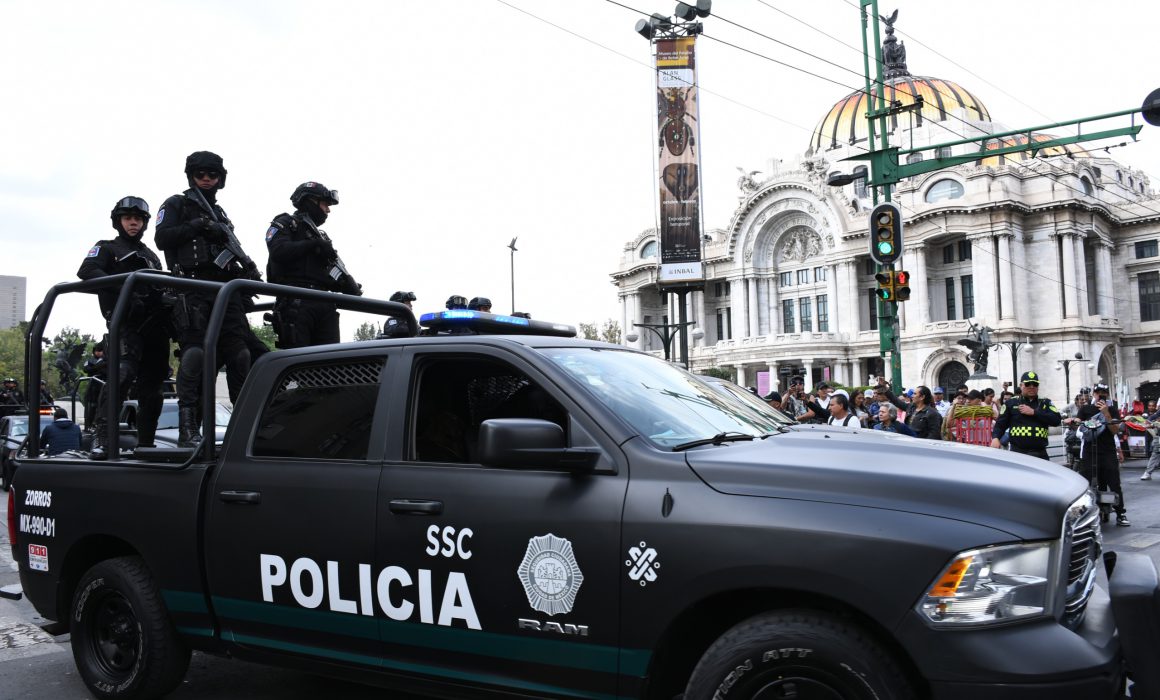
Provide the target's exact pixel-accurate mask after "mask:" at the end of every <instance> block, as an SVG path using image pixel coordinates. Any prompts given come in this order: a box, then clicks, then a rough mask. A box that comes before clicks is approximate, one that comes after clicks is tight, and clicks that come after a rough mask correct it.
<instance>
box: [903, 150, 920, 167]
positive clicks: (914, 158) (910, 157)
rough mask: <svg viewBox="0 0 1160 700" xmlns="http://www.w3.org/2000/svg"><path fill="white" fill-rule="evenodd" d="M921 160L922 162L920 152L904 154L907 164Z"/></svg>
mask: <svg viewBox="0 0 1160 700" xmlns="http://www.w3.org/2000/svg"><path fill="white" fill-rule="evenodd" d="M921 162H922V154H921V153H911V154H910V155H908V156H906V164H907V165H912V164H914V163H921Z"/></svg>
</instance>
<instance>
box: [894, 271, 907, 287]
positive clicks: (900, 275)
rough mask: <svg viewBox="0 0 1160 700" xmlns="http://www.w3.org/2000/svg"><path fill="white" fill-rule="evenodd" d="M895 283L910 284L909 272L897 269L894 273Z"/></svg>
mask: <svg viewBox="0 0 1160 700" xmlns="http://www.w3.org/2000/svg"><path fill="white" fill-rule="evenodd" d="M894 282H895V284H910V273H909V272H907V271H906V270H899V271H898V272H895V273H894Z"/></svg>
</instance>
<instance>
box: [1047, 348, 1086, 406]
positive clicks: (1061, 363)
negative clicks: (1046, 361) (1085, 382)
mask: <svg viewBox="0 0 1160 700" xmlns="http://www.w3.org/2000/svg"><path fill="white" fill-rule="evenodd" d="M1077 362H1087V360H1086V359H1085V358H1084V356H1083V353H1081V352H1077V353H1076V354H1075V359H1065V360H1056V361H1055V368H1056V369H1062V370H1063V386H1064V391H1065V392H1066V393H1067V396H1065V397H1064V398H1066V399H1067V400H1068V401H1069V402H1070V401H1071V366H1072V365H1073V364H1075V363H1077Z"/></svg>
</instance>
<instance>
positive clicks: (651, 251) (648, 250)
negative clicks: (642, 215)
mask: <svg viewBox="0 0 1160 700" xmlns="http://www.w3.org/2000/svg"><path fill="white" fill-rule="evenodd" d="M656 256H657V242H656V241H649V242H648V243H645V244H644V247H643V248H641V249H640V257H641V258H642V259H646V260H647V259H648V258H655V257H656Z"/></svg>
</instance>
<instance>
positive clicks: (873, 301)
mask: <svg viewBox="0 0 1160 700" xmlns="http://www.w3.org/2000/svg"><path fill="white" fill-rule="evenodd" d="M866 291H868V292H869V293H870V294H869V298H870V330H872V331H876V330H878V290H877V289H876V288H874V287H871V288H870V289H868V290H866Z"/></svg>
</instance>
